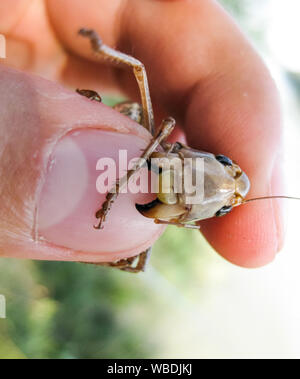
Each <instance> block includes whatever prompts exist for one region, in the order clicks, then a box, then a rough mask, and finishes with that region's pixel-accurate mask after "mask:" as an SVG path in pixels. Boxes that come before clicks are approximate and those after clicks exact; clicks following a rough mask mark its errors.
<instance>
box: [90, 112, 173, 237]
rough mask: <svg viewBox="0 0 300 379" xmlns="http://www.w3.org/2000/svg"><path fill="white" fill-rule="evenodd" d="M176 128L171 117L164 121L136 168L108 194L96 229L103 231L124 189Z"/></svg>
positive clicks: (99, 214) (98, 216)
mask: <svg viewBox="0 0 300 379" xmlns="http://www.w3.org/2000/svg"><path fill="white" fill-rule="evenodd" d="M174 127H175V120H174V119H173V118H171V117H169V118H166V119H165V120H163V122H162V124H161V126H160V128H159V131H158V133H157V135H156V137H155V138H153V140H152V141H151V143H150V144H149V145H148V147H147V148H146V150H145V151H144V153H143V155H142V156H141V157H140V159H139V160H138V162H137V163H136V165H135V167H134V168H133V169H131V170H129V171H128V172H127V174H126V175H124V176H123V177H122V178H121V179H120V180H118V181H117V182H116V184H115V186H114V187H113V188H112V189H111V190H110V191H109V192H108V193H107V195H106V200H105V202H104V203H103V204H102V207H101V209H99V210H98V211H97V212H96V218H97V219H99V224H98V225H96V226H95V229H101V228H102V223H103V222H104V221H105V218H106V216H107V214H108V212H109V210H110V208H111V205H112V203H113V202H114V201H115V200H116V198H117V197H118V195H119V193H120V192H121V190H122V188H123V187H124V186H125V185H126V184H127V183H128V181H129V179H130V178H131V177H132V176H133V175H134V174H135V173H136V172H137V171H139V170H140V169H141V168H142V167H143V166H144V165H145V164H147V161H148V159H149V158H150V156H151V154H152V153H153V152H154V151H155V150H156V149H157V147H158V146H159V145H160V144H161V142H162V141H164V140H165V139H166V138H167V137H168V136H169V135H170V134H171V133H172V131H173V129H174Z"/></svg>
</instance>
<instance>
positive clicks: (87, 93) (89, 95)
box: [76, 88, 102, 103]
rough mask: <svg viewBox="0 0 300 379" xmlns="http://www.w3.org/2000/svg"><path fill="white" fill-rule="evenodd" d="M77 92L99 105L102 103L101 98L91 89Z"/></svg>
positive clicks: (77, 90)
mask: <svg viewBox="0 0 300 379" xmlns="http://www.w3.org/2000/svg"><path fill="white" fill-rule="evenodd" d="M76 92H77V93H79V95H81V96H85V97H87V98H88V99H90V100H94V101H98V103H101V101H102V99H101V96H100V95H99V94H98V93H97V92H96V91H92V90H90V89H78V88H77V89H76Z"/></svg>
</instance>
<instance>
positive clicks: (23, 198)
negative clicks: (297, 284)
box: [0, 0, 284, 267]
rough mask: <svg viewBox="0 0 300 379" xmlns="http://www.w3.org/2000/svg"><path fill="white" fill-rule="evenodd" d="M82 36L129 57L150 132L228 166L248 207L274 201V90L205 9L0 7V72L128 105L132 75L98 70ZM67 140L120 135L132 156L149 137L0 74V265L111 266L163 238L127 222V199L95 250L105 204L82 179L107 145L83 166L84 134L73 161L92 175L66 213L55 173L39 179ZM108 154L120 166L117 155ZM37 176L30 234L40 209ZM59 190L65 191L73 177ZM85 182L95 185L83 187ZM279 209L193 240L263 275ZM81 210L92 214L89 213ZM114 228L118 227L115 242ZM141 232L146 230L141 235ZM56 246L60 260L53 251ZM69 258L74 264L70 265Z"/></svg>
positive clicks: (217, 225) (76, 0)
mask: <svg viewBox="0 0 300 379" xmlns="http://www.w3.org/2000/svg"><path fill="white" fill-rule="evenodd" d="M66 15H67V17H66ZM81 27H91V28H94V29H95V30H97V31H98V32H99V34H100V35H101V36H102V38H103V40H104V41H105V42H106V43H107V44H109V45H110V46H118V47H119V48H120V49H121V50H122V51H124V52H128V53H132V52H133V53H134V55H135V57H136V58H138V59H140V60H141V61H142V62H143V63H144V64H145V66H146V69H147V70H148V75H149V83H150V89H151V94H152V99H153V103H154V109H155V114H156V120H157V122H158V123H159V122H160V121H161V118H162V116H166V115H168V116H169V115H170V116H173V117H175V118H176V120H177V122H178V124H179V125H180V126H181V127H182V130H183V131H184V133H185V136H186V139H187V141H188V144H189V145H191V146H192V147H194V148H198V149H202V150H206V151H209V152H213V153H216V154H220V153H221V154H225V155H227V156H229V157H230V158H232V159H234V160H235V161H237V162H238V163H239V164H240V166H241V167H242V169H243V170H244V171H245V172H246V173H247V175H248V176H249V178H250V181H251V192H250V194H249V196H250V197H256V196H266V195H278V194H279V195H283V194H284V190H283V189H282V179H281V170H280V161H281V145H282V144H281V142H282V139H281V132H282V123H281V112H280V102H279V96H278V93H277V89H276V86H275V85H274V82H273V80H272V78H271V76H270V74H269V72H268V70H267V69H266V67H265V65H264V64H263V62H262V60H261V58H260V57H259V56H258V55H257V53H256V52H255V51H254V49H253V48H252V46H251V45H250V44H249V42H248V41H247V39H246V38H245V37H244V36H243V34H242V33H241V32H240V30H239V29H238V28H237V26H236V25H235V23H234V22H233V20H232V19H231V18H230V17H229V16H228V15H227V14H226V13H225V12H224V11H223V10H222V8H221V7H220V6H219V5H218V4H217V3H216V2H215V1H213V0H201V1H196V0H172V1H168V0H130V1H127V0H115V1H107V0H89V2H88V5H87V2H85V1H82V0H59V1H58V0H44V1H42V0H41V1H35V2H28V1H27V0H15V1H13V2H12V1H1V2H0V33H3V34H5V35H6V37H7V42H8V59H7V60H5V62H3V63H5V64H7V65H8V66H11V67H16V68H19V69H21V70H22V71H24V72H25V71H27V72H34V73H38V74H39V75H42V76H44V77H46V78H50V79H55V80H58V81H61V82H63V83H64V84H67V85H69V86H71V87H72V88H76V87H80V88H90V89H97V90H99V91H100V93H104V92H105V90H106V89H107V88H113V89H114V90H118V91H123V92H126V94H128V95H129V96H130V97H131V98H134V99H138V94H137V86H136V83H135V81H134V80H133V77H132V75H130V74H129V73H128V71H123V72H120V71H115V70H113V69H109V68H107V67H106V66H103V65H102V64H101V63H99V61H98V60H97V59H96V58H95V56H94V55H93V54H92V53H91V49H90V45H89V43H88V42H87V41H86V40H84V39H83V38H79V37H77V35H76V32H77V30H78V29H79V28H81ZM41 36H42V38H41ZM77 128H80V129H81V130H83V131H84V130H85V129H93V130H95V129H100V128H101V129H103V128H105V129H106V130H110V131H112V130H114V131H116V132H118V133H119V132H121V134H116V141H119V142H120V143H121V141H123V142H124V145H128V148H129V150H130V151H131V152H132V153H134V152H137V150H136V144H135V142H136V138H137V137H139V138H140V141H141V143H142V141H145V142H144V143H145V145H146V143H147V141H149V138H150V136H149V135H148V134H147V132H146V131H145V130H143V128H142V127H140V126H138V125H136V124H134V123H133V122H131V121H130V120H128V119H126V118H124V117H122V116H120V115H118V114H117V113H116V112H113V111H112V110H110V109H108V108H106V107H104V106H103V105H99V104H93V103H91V102H89V101H88V100H86V99H83V98H81V97H80V96H79V95H77V94H75V93H73V92H71V91H67V90H65V89H63V88H62V87H60V86H59V85H57V84H54V83H51V82H49V81H45V80H42V79H41V78H37V77H33V76H31V75H24V74H22V73H20V72H18V73H17V72H14V71H7V70H6V69H4V68H3V67H2V68H1V71H0V175H1V181H0V194H1V207H0V254H1V255H3V256H12V257H20V258H35V259H55V260H77V261H78V260H79V261H82V260H85V261H87V260H107V258H109V260H114V259H115V258H116V257H120V255H122V254H123V253H125V250H126V249H128V250H127V253H126V255H128V256H130V255H132V254H138V253H139V252H140V251H141V249H143V248H145V247H147V246H149V245H150V244H152V242H154V241H155V240H156V239H157V237H158V235H159V234H160V233H161V231H162V229H161V228H159V227H157V226H153V224H152V223H151V221H149V220H147V219H144V218H142V217H141V216H140V215H139V214H138V213H137V212H136V211H135V210H134V206H133V202H134V201H135V200H134V199H133V198H132V197H128V200H129V201H128V202H123V199H121V200H120V202H118V203H116V204H115V207H114V209H113V211H112V212H113V213H112V215H111V217H110V218H109V220H108V224H107V228H106V229H104V231H101V232H99V237H98V235H97V234H95V233H96V232H94V231H93V230H92V227H91V222H93V214H94V211H95V210H96V209H95V208H97V204H98V200H100V199H101V197H100V196H99V197H98V196H97V195H96V193H95V187H94V184H92V183H93V182H94V179H95V178H93V177H92V176H93V175H94V174H95V173H93V174H92V170H93V166H94V164H95V159H96V158H99V157H98V156H97V157H96V155H97V154H98V153H99V154H102V153H106V149H107V148H108V147H107V145H106V144H105V143H102V145H101V142H103V141H104V135H102V136H101V132H100V131H98V132H97V133H99V151H97V154H95V157H93V158H91V157H90V154H89V151H90V147H92V145H93V146H94V144H95V143H96V138H98V137H95V138H94V137H93V138H91V141H90V142H89V141H88V140H89V135H90V133H96V131H95V132H89V131H88V130H86V133H85V134H86V136H85V137H84V138H83V140H82V142H81V143H80V145H81V147H80V151H81V153H80V154H79V155H81V154H83V156H84V160H83V161H84V162H85V163H86V168H87V171H88V174H86V175H85V174H83V171H84V170H81V171H80V172H81V175H80V176H81V179H78V188H77V192H74V193H73V195H72V197H70V203H69V202H66V201H63V199H65V197H62V198H61V199H60V198H59V194H58V193H60V194H61V195H62V196H63V195H66V194H67V195H68V193H69V191H68V189H67V188H66V192H65V190H64V188H62V187H61V186H59V185H58V183H59V181H55V180H54V181H53V186H50V185H49V183H50V182H48V181H50V180H52V179H51V175H52V174H53V178H55V177H57V176H58V174H59V171H56V173H57V175H56V174H55V165H54V166H52V169H53V172H52V173H51V172H48V174H50V175H48V174H47V167H46V166H47V165H48V162H49V155H50V154H51V152H52V151H53V149H55V146H56V144H57V143H58V141H59V140H60V139H61V138H62V137H63V136H64V135H66V134H68V133H69V132H70V131H72V130H73V129H77ZM124 134H127V136H128V139H126V138H125V137H123V135H124ZM121 135H122V137H121ZM100 136H101V138H100ZM129 136H131V137H134V136H135V137H134V138H129ZM177 136H178V134H177ZM177 136H176V137H173V138H174V139H176V138H177ZM123 142H122V143H123ZM61 143H63V142H61ZM97 145H98V143H97ZM57 147H58V148H59V145H57ZM108 149H109V150H110V148H108ZM111 152H112V153H113V154H115V153H116V152H115V151H114V149H113V148H112V149H111ZM78 157H79V156H78ZM78 157H77V158H78ZM74 158H75V157H74ZM77 158H76V159H77ZM78 159H79V158H78ZM92 161H93V162H92ZM62 163H63V165H62V166H61V168H62V169H63V166H64V165H66V166H65V168H64V169H66V168H67V167H69V168H71V167H70V166H67V161H66V160H65V159H63V160H62ZM81 163H82V160H81ZM50 166H51V165H50ZM84 166H85V165H83V164H82V165H81V167H84ZM68 173H69V170H68ZM45 174H46V177H47V181H46V187H44V189H45V192H44V193H43V195H42V198H43V200H42V201H41V203H40V209H39V214H40V218H39V221H38V219H36V218H35V215H36V213H37V212H36V208H38V205H39V191H40V189H41V186H42V183H43V181H44V178H45ZM47 175H48V176H47ZM66 178H67V175H66ZM82 178H85V181H83V180H82ZM68 180H70V182H69V183H70V185H72V184H73V185H72V187H74V177H73V178H72V177H71V178H69V179H68ZM86 180H89V181H90V183H91V186H89V187H88V188H87V187H85V183H86ZM66 182H67V180H66ZM51 187H53V188H54V190H55V191H54V192H55V193H54V192H51ZM85 190H86V195H84V193H85ZM47 196H48V197H49V198H48V200H47ZM57 196H58V197H57ZM84 197H85V198H84ZM146 198H147V197H146V196H145V201H146ZM56 200H57V201H58V204H59V203H60V202H65V209H63V210H61V211H60V212H61V213H60V212H56V211H55V209H54V208H53V206H52V207H51V204H53V203H55V202H56ZM124 200H125V199H124ZM76 201H78V206H77V205H76V206H75V204H74V202H76ZM129 203H130V204H131V205H130V209H129V208H127V207H129ZM92 205H93V206H92ZM281 205H282V204H281V203H280V202H279V201H277V200H272V201H271V200H270V201H265V202H262V201H260V202H257V203H251V204H248V205H245V206H243V207H240V208H237V209H235V210H234V211H233V212H231V214H229V215H228V216H226V217H224V218H220V219H216V218H214V219H210V220H207V221H205V222H202V223H201V228H202V232H203V233H204V235H205V237H206V238H207V239H208V241H209V242H210V243H211V245H212V246H213V247H214V248H215V249H216V250H217V251H218V252H219V253H220V254H221V255H222V256H223V257H224V258H226V259H227V260H229V261H231V262H233V263H235V264H238V265H241V266H245V267H258V266H262V265H264V264H267V263H269V262H270V261H272V260H273V259H274V257H275V256H276V253H277V252H278V251H279V250H280V248H281V247H282V244H283V235H284V225H283V216H282V209H281ZM89 206H92V209H90V210H89V212H88V214H87V213H86V212H87V208H88V207H89ZM123 207H125V208H126V209H125V208H123ZM68 210H69V211H70V213H69V214H67V213H68ZM64 213H65V214H64ZM116 215H118V216H116ZM56 217H57V219H56V221H57V220H58V217H59V218H60V219H59V222H58V223H57V225H56V226H55V225H53V224H52V226H49V225H48V226H47V225H46V224H45V223H44V222H54V221H55V218H56ZM51 220H52V221H51ZM122 220H123V221H124V222H125V221H126V228H128V229H126V230H128V233H127V234H126V236H124V239H123V236H122V234H121V233H123V232H125V226H124V223H123V221H122ZM42 221H43V222H42ZM38 222H39V223H40V226H41V229H40V230H38V228H37V226H38ZM83 223H84V225H83ZM112 225H114V231H112V229H111V228H112ZM121 225H122V227H124V229H123V231H122V232H121V229H120V228H121ZM89 228H90V229H89ZM83 229H84V230H83ZM138 229H140V230H142V232H141V233H140V234H138V233H137V230H138ZM36 231H39V232H40V233H35V232H36ZM75 231H76V232H75ZM72 233H73V234H72ZM142 233H143V234H142ZM111 234H113V238H111ZM38 235H40V236H44V238H46V239H48V240H49V241H48V243H47V242H45V241H41V240H40V239H39V237H38ZM71 235H72V236H71ZM98 238H99V240H98ZM106 238H108V240H106ZM50 240H51V241H50ZM50 242H51V243H50ZM61 244H62V245H64V246H66V247H64V248H61V247H59V245H61ZM85 244H86V245H85ZM84 246H86V247H84ZM79 247H80V249H84V251H82V252H79V251H78V249H79Z"/></svg>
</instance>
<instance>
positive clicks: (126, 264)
mask: <svg viewBox="0 0 300 379" xmlns="http://www.w3.org/2000/svg"><path fill="white" fill-rule="evenodd" d="M151 251H152V248H151V247H150V248H149V249H147V250H146V251H143V252H142V253H140V254H139V255H136V256H134V257H131V258H126V259H121V260H119V261H117V262H101V263H90V264H93V265H96V266H105V267H112V268H117V269H119V270H122V271H126V272H131V273H139V272H141V271H145V269H146V265H147V262H148V260H149V258H150V255H151ZM83 263H86V262H83Z"/></svg>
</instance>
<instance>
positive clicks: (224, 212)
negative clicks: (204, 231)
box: [216, 205, 232, 217]
mask: <svg viewBox="0 0 300 379" xmlns="http://www.w3.org/2000/svg"><path fill="white" fill-rule="evenodd" d="M231 210H232V206H231V205H225V207H223V208H221V209H220V210H219V211H218V212H217V213H216V217H222V216H225V215H227V214H228V213H229V212H230V211H231Z"/></svg>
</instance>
